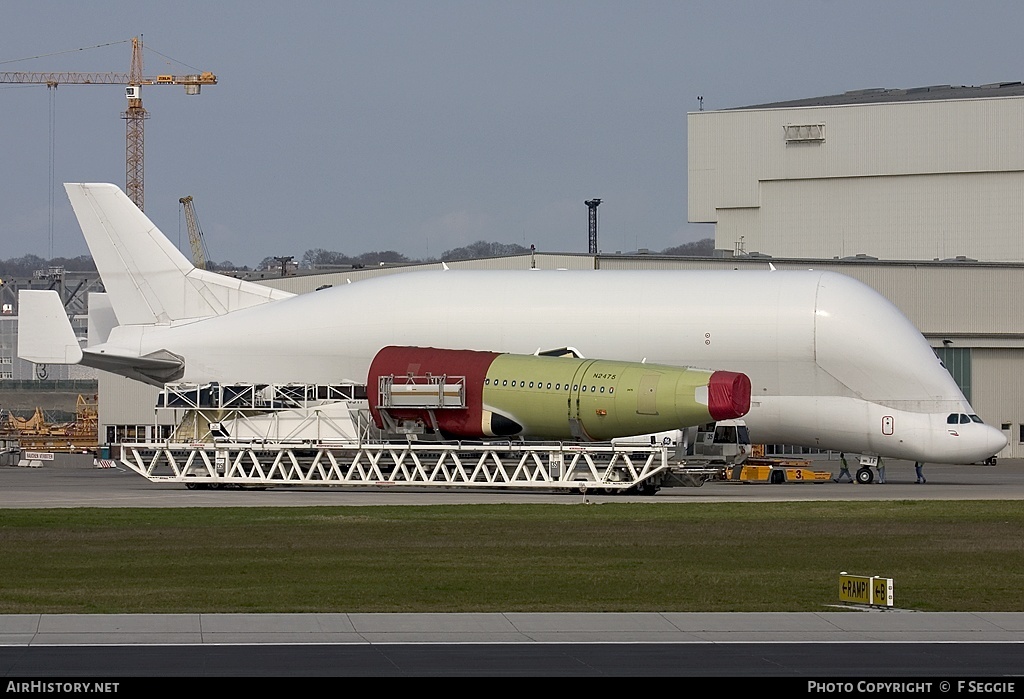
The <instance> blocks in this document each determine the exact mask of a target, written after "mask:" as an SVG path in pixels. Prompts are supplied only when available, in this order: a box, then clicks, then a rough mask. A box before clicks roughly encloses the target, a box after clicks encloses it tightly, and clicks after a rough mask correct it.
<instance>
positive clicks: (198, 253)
mask: <svg viewBox="0 0 1024 699" xmlns="http://www.w3.org/2000/svg"><path fill="white" fill-rule="evenodd" d="M178 203H179V204H181V205H182V207H184V209H185V226H186V227H187V228H188V242H189V245H191V246H192V264H194V265H195V266H196V267H198V268H199V269H206V260H207V258H208V254H207V251H206V238H204V237H203V229H201V228H200V227H199V219H198V218H196V209H195V206H193V205H192V195H189V196H187V197H182V198H181V199H179V200H178Z"/></svg>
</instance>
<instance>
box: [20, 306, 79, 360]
mask: <svg viewBox="0 0 1024 699" xmlns="http://www.w3.org/2000/svg"><path fill="white" fill-rule="evenodd" d="M18 356H19V357H21V358H22V359H26V360H28V361H30V362H35V363H36V364H78V363H79V362H80V361H82V347H81V345H79V344H78V338H76V337H75V331H74V330H73V329H72V328H71V321H69V320H68V314H67V311H66V310H64V304H63V303H61V300H60V294H58V293H57V292H56V291H53V290H51V289H47V290H45V291H42V290H29V289H22V290H21V291H19V292H18Z"/></svg>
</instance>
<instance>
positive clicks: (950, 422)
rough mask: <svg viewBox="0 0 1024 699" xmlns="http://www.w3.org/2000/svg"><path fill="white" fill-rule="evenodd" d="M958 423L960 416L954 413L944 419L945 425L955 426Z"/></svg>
mask: <svg viewBox="0 0 1024 699" xmlns="http://www.w3.org/2000/svg"><path fill="white" fill-rule="evenodd" d="M958 422H960V416H959V415H957V414H956V413H950V414H949V417H947V418H946V424H947V425H955V424H956V423H958Z"/></svg>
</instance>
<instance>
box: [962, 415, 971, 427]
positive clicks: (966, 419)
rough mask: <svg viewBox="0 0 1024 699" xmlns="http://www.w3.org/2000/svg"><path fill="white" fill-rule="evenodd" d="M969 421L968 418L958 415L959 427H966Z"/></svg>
mask: <svg viewBox="0 0 1024 699" xmlns="http://www.w3.org/2000/svg"><path fill="white" fill-rule="evenodd" d="M970 421H971V418H969V417H967V416H966V415H963V414H961V415H960V424H961V425H966V424H967V423H968V422H970Z"/></svg>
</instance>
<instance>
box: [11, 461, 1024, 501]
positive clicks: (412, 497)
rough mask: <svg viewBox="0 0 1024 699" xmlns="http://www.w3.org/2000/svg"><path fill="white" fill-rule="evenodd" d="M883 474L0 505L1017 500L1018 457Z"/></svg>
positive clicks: (87, 473)
mask: <svg viewBox="0 0 1024 699" xmlns="http://www.w3.org/2000/svg"><path fill="white" fill-rule="evenodd" d="M812 468H814V469H816V470H823V471H830V472H831V473H834V474H837V473H838V472H839V465H838V462H837V461H835V460H831V461H829V460H815V461H813V462H812ZM886 471H887V473H886V476H887V479H886V480H887V482H886V483H877V482H875V483H870V484H867V485H862V484H856V483H832V482H828V483H785V484H780V485H769V484H765V483H732V482H721V481H712V482H709V483H706V484H704V485H703V486H701V487H698V488H666V489H663V490H661V491H659V492H658V493H657V494H656V495H653V496H643V495H596V494H593V493H587V494H586V496H584V495H582V494H581V493H556V492H551V491H512V490H508V489H506V488H493V489H489V490H488V489H483V488H473V489H465V490H459V489H453V488H452V489H444V488H431V489H422V488H415V489H409V488H401V487H396V486H381V487H375V488H359V489H353V488H346V487H338V486H329V487H322V488H313V487H309V488H299V487H293V486H289V487H278V488H271V489H269V490H265V491H256V490H188V489H186V488H185V487H184V486H183V485H181V484H176V483H151V482H149V481H148V480H146V479H145V478H143V477H142V476H140V475H138V474H136V473H135V472H133V471H130V470H128V469H126V468H125V467H124V466H115V467H114V468H108V469H96V468H92V467H91V466H88V467H71V468H68V467H46V466H44V467H42V468H22V467H6V468H0V508H46V507H300V506H327V505H353V506H355V505H439V504H494V503H566V502H574V501H575V502H583V500H584V497H585V499H586V500H587V502H592V503H601V502H652V503H686V502H780V501H801V500H1024V460H1022V459H1005V460H1000V461H999V462H998V464H996V465H994V466H990V465H980V464H975V465H949V464H928V465H927V466H925V470H924V473H925V476H926V478H927V481H928V482H927V483H925V484H923V485H918V484H916V483H915V482H914V479H915V473H914V465H913V463H911V462H907V461H897V460H891V461H887V466H886Z"/></svg>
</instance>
